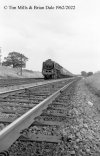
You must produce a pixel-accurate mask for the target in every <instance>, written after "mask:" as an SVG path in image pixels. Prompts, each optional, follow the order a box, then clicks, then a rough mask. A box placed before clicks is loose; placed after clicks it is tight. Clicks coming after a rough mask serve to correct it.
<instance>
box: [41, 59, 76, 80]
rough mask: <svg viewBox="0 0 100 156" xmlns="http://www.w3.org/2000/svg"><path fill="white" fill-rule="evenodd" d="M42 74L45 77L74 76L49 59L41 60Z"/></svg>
mask: <svg viewBox="0 0 100 156" xmlns="http://www.w3.org/2000/svg"><path fill="white" fill-rule="evenodd" d="M42 74H43V76H44V78H45V79H57V78H68V77H72V76H74V75H73V74H72V73H70V72H69V71H68V70H66V69H65V68H63V67H62V66H61V65H59V64H58V63H56V62H55V61H52V60H51V59H48V60H46V61H45V62H43V66H42Z"/></svg>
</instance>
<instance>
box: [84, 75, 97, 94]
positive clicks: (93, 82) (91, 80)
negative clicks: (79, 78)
mask: <svg viewBox="0 0 100 156" xmlns="http://www.w3.org/2000/svg"><path fill="white" fill-rule="evenodd" d="M85 84H86V85H87V86H88V88H89V89H90V90H91V91H92V93H94V94H95V95H97V96H98V97H100V72H98V73H95V74H94V75H92V76H89V77H87V78H86V79H85Z"/></svg>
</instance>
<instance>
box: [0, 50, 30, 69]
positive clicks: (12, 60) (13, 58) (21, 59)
mask: <svg viewBox="0 0 100 156" xmlns="http://www.w3.org/2000/svg"><path fill="white" fill-rule="evenodd" d="M26 61H28V58H27V57H26V56H24V55H23V54H20V53H18V52H10V53H9V54H8V56H7V57H5V58H4V61H3V62H2V65H3V66H13V68H18V67H21V68H22V67H23V68H25V66H26Z"/></svg>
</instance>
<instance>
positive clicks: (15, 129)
mask: <svg viewBox="0 0 100 156" xmlns="http://www.w3.org/2000/svg"><path fill="white" fill-rule="evenodd" d="M75 81H76V79H74V80H73V79H72V82H69V83H68V84H67V85H65V86H64V87H62V88H61V89H59V90H58V91H56V92H55V93H53V94H52V95H51V96H49V97H48V98H47V99H45V100H43V101H42V102H40V103H39V104H38V105H37V106H35V107H34V108H32V109H30V110H29V111H28V112H26V113H25V114H23V115H22V116H21V117H19V118H18V119H16V120H15V121H14V122H12V123H11V124H10V125H8V126H7V127H5V128H4V129H3V130H2V131H1V132H0V152H2V151H3V150H7V149H8V148H9V147H10V146H11V145H12V144H13V142H15V140H16V139H17V138H18V137H19V136H20V131H22V130H23V129H25V128H27V127H28V126H29V125H31V124H32V123H33V121H34V118H35V117H37V116H39V115H40V114H41V113H42V110H43V109H45V108H47V106H48V105H49V104H50V103H51V102H52V101H53V100H54V99H55V98H56V97H57V96H59V95H60V94H61V92H62V91H64V90H65V89H67V87H69V86H70V85H71V84H72V83H73V82H75Z"/></svg>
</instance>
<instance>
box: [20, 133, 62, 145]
mask: <svg viewBox="0 0 100 156" xmlns="http://www.w3.org/2000/svg"><path fill="white" fill-rule="evenodd" d="M61 138H62V137H61V136H54V135H53V136H52V135H43V134H38V135H34V134H33V135H31V137H25V136H20V138H19V140H20V141H27V140H29V141H39V142H42V141H45V142H52V143H59V142H61Z"/></svg>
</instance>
